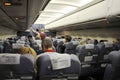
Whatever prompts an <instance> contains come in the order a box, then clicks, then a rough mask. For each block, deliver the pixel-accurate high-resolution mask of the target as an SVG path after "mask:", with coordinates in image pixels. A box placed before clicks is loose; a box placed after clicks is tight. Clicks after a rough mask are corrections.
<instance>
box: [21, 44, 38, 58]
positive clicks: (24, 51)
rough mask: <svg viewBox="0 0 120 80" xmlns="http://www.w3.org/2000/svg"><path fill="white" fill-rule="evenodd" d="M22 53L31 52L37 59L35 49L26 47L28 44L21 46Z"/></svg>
mask: <svg viewBox="0 0 120 80" xmlns="http://www.w3.org/2000/svg"><path fill="white" fill-rule="evenodd" d="M20 53H21V54H31V55H33V56H34V58H35V59H36V57H37V53H36V52H35V50H34V49H32V48H31V47H26V46H24V47H21V48H20Z"/></svg>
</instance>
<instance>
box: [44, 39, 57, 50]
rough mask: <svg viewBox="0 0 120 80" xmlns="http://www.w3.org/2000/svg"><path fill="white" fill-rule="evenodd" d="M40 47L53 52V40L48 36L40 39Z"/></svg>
mask: <svg viewBox="0 0 120 80" xmlns="http://www.w3.org/2000/svg"><path fill="white" fill-rule="evenodd" d="M42 49H43V51H44V52H55V49H54V46H53V42H52V40H51V39H50V38H44V39H43V40H42Z"/></svg>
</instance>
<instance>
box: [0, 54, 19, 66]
mask: <svg viewBox="0 0 120 80" xmlns="http://www.w3.org/2000/svg"><path fill="white" fill-rule="evenodd" d="M0 64H8V65H15V64H20V54H7V53H5V54H3V53H2V54H0Z"/></svg>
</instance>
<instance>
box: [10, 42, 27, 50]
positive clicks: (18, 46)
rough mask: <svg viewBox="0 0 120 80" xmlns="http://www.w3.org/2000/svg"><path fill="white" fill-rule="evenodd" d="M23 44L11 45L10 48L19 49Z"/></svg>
mask: <svg viewBox="0 0 120 80" xmlns="http://www.w3.org/2000/svg"><path fill="white" fill-rule="evenodd" d="M24 45H25V44H17V43H13V44H12V48H13V49H20V48H21V47H23V46H24Z"/></svg>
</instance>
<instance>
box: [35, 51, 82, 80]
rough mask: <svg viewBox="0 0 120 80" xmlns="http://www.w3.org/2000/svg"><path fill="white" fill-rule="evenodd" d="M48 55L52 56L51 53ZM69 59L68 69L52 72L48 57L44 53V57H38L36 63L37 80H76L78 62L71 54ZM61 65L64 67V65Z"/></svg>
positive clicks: (78, 72) (79, 68)
mask: <svg viewBox="0 0 120 80" xmlns="http://www.w3.org/2000/svg"><path fill="white" fill-rule="evenodd" d="M49 54H53V53H49ZM55 54H58V53H55ZM70 58H71V66H70V67H67V68H62V69H56V70H54V69H53V67H52V63H51V60H50V57H49V56H48V55H47V54H46V53H44V55H41V56H39V57H38V59H37V61H36V63H37V68H38V69H37V72H38V73H37V78H38V80H63V79H64V80H78V77H79V75H80V72H81V65H80V61H79V59H78V58H77V56H75V55H73V54H72V55H70ZM58 65H59V64H58ZM58 65H57V66H58ZM61 65H64V63H63V64H61ZM61 65H59V66H61Z"/></svg>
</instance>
